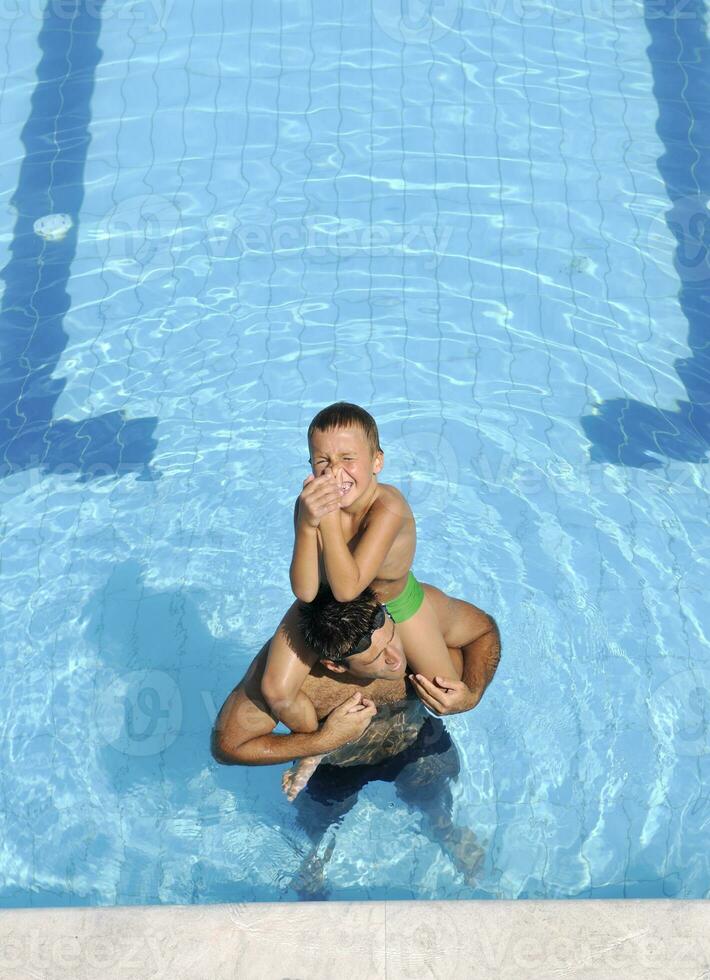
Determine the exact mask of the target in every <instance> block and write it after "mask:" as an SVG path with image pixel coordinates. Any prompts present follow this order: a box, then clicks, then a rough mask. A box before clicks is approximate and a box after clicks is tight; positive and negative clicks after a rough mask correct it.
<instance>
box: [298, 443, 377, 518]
mask: <svg viewBox="0 0 710 980" xmlns="http://www.w3.org/2000/svg"><path fill="white" fill-rule="evenodd" d="M309 449H310V453H311V456H310V461H311V468H312V470H313V475H314V476H322V475H323V474H324V473H325V471H326V469H327V468H328V467H330V468H331V470H332V471H333V473H334V475H335V479H336V481H337V483H338V488H339V490H340V500H341V504H340V506H341V507H342V508H347V507H349V506H350V505H352V504H354V503H355V501H356V500H357V499H358V498H359V497H361V496H362V494H363V493H364V492H365V491H366V490H367V488H368V487H369V486H370V483H371V481H372V476H373V473H379V471H380V470H381V469H382V458H383V454H382V453H377V454H376V455H375V456H374V457H373V455H372V453H371V452H370V447H369V445H368V442H367V439H366V438H365V433H364V432H363V431H362V429H361V428H360V427H359V426H356V425H354V426H351V427H349V428H347V429H330V430H329V431H328V432H314V433H313V438H312V439H311V442H310V446H309Z"/></svg>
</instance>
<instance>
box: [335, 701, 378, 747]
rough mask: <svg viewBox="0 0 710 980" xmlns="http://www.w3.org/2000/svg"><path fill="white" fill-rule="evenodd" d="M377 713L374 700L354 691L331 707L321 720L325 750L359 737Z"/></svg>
mask: <svg viewBox="0 0 710 980" xmlns="http://www.w3.org/2000/svg"><path fill="white" fill-rule="evenodd" d="M376 714H377V708H376V707H375V702H374V701H372V700H371V699H370V698H365V697H363V696H362V694H361V693H360V692H359V691H356V692H355V693H354V694H353V695H352V696H351V697H349V698H348V699H347V701H343V703H342V704H339V705H338V707H337V708H333V710H332V711H331V712H330V714H329V715H328V717H327V718H326V719H325V721H324V722H323V728H322V729H321V731H322V734H323V743H324V746H325V745H327V748H325V751H326V752H332V751H333V750H334V749H339V748H340V746H341V745H347V744H348V742H354V741H356V739H358V738H360V736H361V735H362V733H363V732H364V731H365V729H366V728H367V726H368V725H369V724H370V722H371V721H372V719H373V717H374V716H375V715H376Z"/></svg>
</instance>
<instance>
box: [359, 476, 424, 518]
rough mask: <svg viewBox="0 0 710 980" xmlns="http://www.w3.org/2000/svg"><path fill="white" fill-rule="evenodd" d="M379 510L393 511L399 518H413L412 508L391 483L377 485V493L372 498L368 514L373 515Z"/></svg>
mask: <svg viewBox="0 0 710 980" xmlns="http://www.w3.org/2000/svg"><path fill="white" fill-rule="evenodd" d="M379 509H383V510H389V511H394V512H395V513H396V514H399V515H400V516H401V517H413V516H414V515H413V514H412V508H411V507H410V506H409V504H408V503H407V498H406V497H405V496H404V494H403V493H402V492H401V490H398V489H397V487H393V486H392V484H391V483H378V485H377V493H376V494H375V496H374V497H373V500H372V503H371V504H370V506H369V508H368V512H369V513H374V512H375V511H376V510H379Z"/></svg>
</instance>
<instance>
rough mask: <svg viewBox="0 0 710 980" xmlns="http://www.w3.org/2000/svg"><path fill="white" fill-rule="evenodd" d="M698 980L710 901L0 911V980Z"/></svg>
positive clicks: (709, 950) (708, 958) (709, 966)
mask: <svg viewBox="0 0 710 980" xmlns="http://www.w3.org/2000/svg"><path fill="white" fill-rule="evenodd" d="M341 975H351V976H357V977H358V978H360V980H421V978H424V977H426V978H435V980H438V978H440V977H441V978H446V980H459V978H462V980H464V978H465V980H479V978H480V980H484V978H485V980H494V978H495V980H498V978H502V980H528V978H530V980H532V978H535V980H548V978H549V980H552V978H556V980H561V978H565V980H612V978H614V980H616V978H624V980H650V978H656V980H666V978H668V980H671V978H673V980H699V978H701V977H702V978H704V977H707V976H708V975H710V900H696V901H674V900H673V899H659V900H646V899H632V900H622V899H619V900H606V899H600V900H570V901H545V902H538V901H520V900H519V901H496V902H485V901H482V902H467V901H450V902H309V903H293V904H291V903H288V904H286V903H282V902H279V903H263V904H259V903H254V904H248V905H228V904H223V905H190V906H185V905H163V906H126V907H115V908H113V907H102V908H81V909H80V908H63V909H8V910H5V911H2V912H0V976H2V978H3V980H25V978H27V977H41V978H42V980H64V978H65V977H66V978H72V980H94V978H97V977H101V978H102V980H105V978H113V977H116V978H124V977H125V978H135V977H142V978H150V980H162V978H170V980H183V978H184V980H195V978H205V980H227V978H229V980H234V978H237V980H252V978H259V980H287V978H288V980H332V978H333V977H337V976H341Z"/></svg>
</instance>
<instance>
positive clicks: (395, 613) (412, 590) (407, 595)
mask: <svg viewBox="0 0 710 980" xmlns="http://www.w3.org/2000/svg"><path fill="white" fill-rule="evenodd" d="M423 602H424V589H423V588H422V587H421V585H420V584H419V582H417V580H416V579H415V577H414V576H413V575H412V573H411V571H410V573H409V575H408V576H407V584H406V585H405V587H404V588H403V589H402V591H401V592H400V593H399V595H398V596H395V597H394V599H391V600H390V601H389V602H385V603H384V606H385V609H386V610H387V612H388V613H389V614H390V616H391V617H392V619H393V620H394V621H395V623H403V622H404V621H405V619H411V617H412V616H413V615H414V613H415V612H416V611H417V610H418V609H419V607H420V606H421V604H422V603H423Z"/></svg>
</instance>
